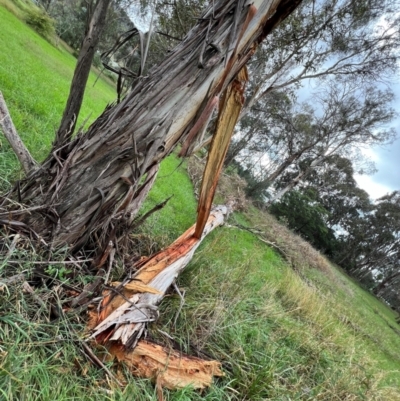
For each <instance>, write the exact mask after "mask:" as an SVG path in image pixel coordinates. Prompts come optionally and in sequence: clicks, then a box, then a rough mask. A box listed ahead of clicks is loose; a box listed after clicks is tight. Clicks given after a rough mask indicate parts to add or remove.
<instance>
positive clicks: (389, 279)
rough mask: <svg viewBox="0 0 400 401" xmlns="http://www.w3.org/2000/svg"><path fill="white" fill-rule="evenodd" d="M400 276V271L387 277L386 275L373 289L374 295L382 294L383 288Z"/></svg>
mask: <svg viewBox="0 0 400 401" xmlns="http://www.w3.org/2000/svg"><path fill="white" fill-rule="evenodd" d="M399 276H400V271H398V272H396V273H394V274H392V275H390V276H389V277H386V278H385V279H384V280H383V281H381V282H380V283H379V285H378V286H377V287H376V288H375V289H374V293H375V294H376V295H378V296H379V295H382V293H383V292H384V290H385V289H386V288H387V287H389V286H390V285H392V284H393V282H394V281H395V279H396V278H397V277H399Z"/></svg>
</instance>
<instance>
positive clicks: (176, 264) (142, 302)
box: [91, 206, 228, 347]
mask: <svg viewBox="0 0 400 401" xmlns="http://www.w3.org/2000/svg"><path fill="white" fill-rule="evenodd" d="M227 213H228V209H227V208H226V207H225V206H219V207H216V208H215V209H214V210H213V211H212V212H211V214H210V216H209V218H208V220H207V224H206V227H205V230H204V232H203V235H202V237H201V238H200V239H198V238H195V237H194V231H195V226H192V227H191V228H189V229H188V230H187V231H186V232H185V233H184V234H182V235H181V236H180V237H179V238H178V239H177V240H176V241H175V242H174V243H173V244H172V245H170V246H169V247H167V248H166V249H164V250H163V251H160V252H158V253H157V254H155V255H154V256H153V257H151V258H149V259H146V260H145V261H143V262H139V263H138V264H137V266H136V267H139V270H138V272H137V273H136V274H135V276H134V277H133V280H131V281H130V282H128V283H126V284H125V286H123V287H122V288H121V289H120V291H121V294H122V295H117V296H114V292H113V291H111V292H109V293H108V295H106V296H105V298H104V300H103V302H102V306H103V308H102V311H101V313H100V314H99V318H98V322H97V326H96V327H95V328H94V333H93V334H92V336H91V337H93V338H96V339H97V340H98V341H101V342H107V341H109V340H114V341H120V342H121V343H122V344H124V345H128V346H131V347H133V346H134V345H135V344H136V341H137V340H138V339H139V338H140V336H141V334H142V332H143V329H144V325H145V324H146V323H147V322H151V321H154V320H156V318H157V317H158V316H157V305H158V303H159V302H160V301H161V299H162V298H163V297H164V295H165V293H166V291H167V290H168V288H169V287H170V285H171V284H172V283H173V282H174V280H175V278H176V277H177V276H178V274H179V273H180V272H181V271H182V270H183V269H184V267H185V266H186V265H187V264H188V263H189V262H190V260H191V258H192V257H193V254H194V252H195V250H196V249H197V247H198V246H199V245H200V243H201V241H202V239H203V238H204V237H205V236H206V235H207V234H208V233H209V232H210V231H212V230H213V229H214V228H215V227H217V226H219V225H221V224H222V223H223V222H224V216H225V215H226V214H227ZM146 287H147V289H148V290H147V291H146Z"/></svg>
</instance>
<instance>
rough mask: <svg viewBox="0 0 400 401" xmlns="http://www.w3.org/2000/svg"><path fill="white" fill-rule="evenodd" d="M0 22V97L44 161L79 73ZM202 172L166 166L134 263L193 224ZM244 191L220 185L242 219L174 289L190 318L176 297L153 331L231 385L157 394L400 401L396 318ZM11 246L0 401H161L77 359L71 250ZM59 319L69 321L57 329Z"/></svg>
mask: <svg viewBox="0 0 400 401" xmlns="http://www.w3.org/2000/svg"><path fill="white" fill-rule="evenodd" d="M0 20H1V22H2V30H0V49H2V51H1V52H0V90H1V91H2V92H3V94H4V96H5V98H6V100H7V101H8V103H9V108H10V112H11V115H12V117H13V119H14V122H15V125H16V127H17V129H18V131H19V132H20V133H21V135H22V136H23V139H24V140H25V141H27V145H28V148H29V149H30V150H31V151H32V152H33V154H34V155H35V157H37V158H38V159H40V158H43V157H44V155H45V152H46V151H47V150H48V149H49V147H50V144H51V141H52V138H53V134H54V127H56V126H57V125H56V124H57V122H58V120H59V118H60V116H61V113H62V108H63V99H65V98H66V94H67V91H68V85H69V81H68V79H69V77H70V76H72V71H73V59H72V58H71V57H70V56H69V55H67V54H64V52H63V50H60V49H56V48H54V47H52V46H51V45H50V44H48V43H47V42H46V41H44V40H43V39H42V38H40V37H39V36H38V35H36V33H34V32H33V31H32V30H30V29H29V28H27V27H26V26H25V25H24V24H22V23H21V22H20V21H18V20H17V19H16V18H15V17H14V16H12V15H11V14H10V13H9V12H8V11H6V10H5V9H4V8H2V7H1V6H0ZM44 54H45V57H43V55H44ZM92 79H94V77H93V78H92ZM99 82H100V81H99ZM102 85H104V89H101V90H100V89H99V87H97V88H96V87H95V88H94V89H93V92H92V91H89V93H88V94H87V101H88V103H91V104H92V106H88V107H92V110H93V118H94V117H95V113H97V114H98V113H99V112H100V111H101V110H102V109H103V108H104V106H105V104H106V103H107V102H108V101H110V100H111V99H112V95H111V89H110V88H108V87H107V86H106V84H102ZM90 87H91V85H90V84H89V88H90ZM85 110H86V111H85ZM83 114H84V115H88V114H89V111H87V109H84V111H83ZM0 140H1V143H2V146H1V149H0V172H1V177H2V178H3V180H6V181H10V180H12V179H13V178H15V177H16V176H18V173H17V170H18V166H17V163H16V161H15V159H14V155H12V153H11V151H10V150H9V148H8V147H7V145H6V144H5V142H4V140H3V139H0ZM203 163H204V161H202V160H201V159H199V158H198V157H193V158H191V159H190V160H189V161H188V162H185V163H183V164H182V165H181V164H180V160H178V159H177V158H176V157H175V156H174V155H172V156H171V157H169V158H168V159H166V160H165V161H164V162H163V164H162V166H161V171H160V173H159V177H158V179H157V182H156V184H155V186H154V188H153V189H152V191H151V192H150V195H149V197H148V199H147V201H146V204H145V206H144V210H143V213H144V212H145V211H146V210H149V209H150V208H151V207H153V206H154V205H155V204H158V203H159V202H160V201H163V200H165V199H166V198H168V197H169V196H170V195H173V197H172V199H171V200H170V201H169V202H168V204H167V205H166V207H164V208H163V209H162V210H161V211H159V212H157V213H155V214H153V215H152V216H151V217H150V218H149V219H148V220H147V221H146V223H145V225H144V226H143V227H142V228H141V230H140V232H134V233H132V234H131V236H130V240H131V243H132V244H137V248H136V252H137V257H140V256H142V255H149V254H150V253H153V252H155V251H157V250H158V249H160V248H163V247H164V246H165V245H168V244H169V243H170V242H171V241H173V240H174V239H175V238H176V237H177V236H179V235H180V234H181V233H182V232H183V231H184V230H186V229H187V228H188V227H189V226H190V225H192V224H193V223H194V221H195V219H196V193H197V189H198V183H199V181H200V178H201V172H202V168H203ZM243 185H244V184H243V182H242V181H241V180H240V179H239V178H238V177H236V176H234V175H229V174H224V175H223V176H222V178H221V181H220V184H219V189H218V193H217V198H216V201H217V202H219V203H225V202H228V201H234V202H235V203H236V208H237V210H236V212H234V213H233V214H232V215H231V216H230V218H229V221H228V223H227V224H226V225H225V226H224V227H222V228H221V229H217V230H215V231H214V232H212V233H211V234H210V236H209V237H207V238H206V239H205V240H204V242H203V244H202V245H201V247H200V248H199V250H198V251H197V253H196V255H195V257H194V259H193V261H192V262H191V263H190V265H189V266H188V267H187V269H186V271H185V272H184V274H183V275H182V276H181V277H180V278H179V280H178V283H177V285H178V286H179V288H180V289H181V292H182V293H184V294H185V296H184V304H181V299H180V297H179V296H177V295H176V294H175V293H173V292H171V293H170V294H169V296H168V297H167V298H166V299H165V301H164V302H163V303H162V305H161V306H160V316H161V318H160V320H159V321H157V322H156V323H154V324H153V325H152V326H150V327H149V336H150V337H151V338H153V339H154V340H158V341H161V342H162V343H164V344H167V345H170V346H171V347H172V346H173V347H174V348H176V347H179V349H181V350H182V351H183V352H187V353H189V354H194V355H201V356H202V357H207V356H210V357H212V358H214V359H218V360H220V361H221V362H222V364H223V369H224V371H225V373H226V376H225V378H223V379H220V380H218V381H216V383H215V384H214V385H213V386H212V387H211V388H210V389H209V390H208V391H206V392H204V393H199V392H196V391H194V390H192V389H190V388H185V389H183V390H179V391H175V392H167V391H165V396H166V399H168V400H174V401H175V400H210V401H211V400H282V401H283V400H287V401H289V400H298V401H300V400H301V401H303V400H323V401H330V400H332V401H333V400H382V401H387V400H390V401H395V400H400V390H399V388H400V374H399V373H400V326H399V325H398V324H396V322H395V314H394V313H393V311H391V310H390V309H389V308H387V307H386V306H385V305H383V304H382V303H381V302H380V301H379V300H377V299H376V298H375V297H373V296H372V295H370V294H368V293H367V292H365V291H364V290H362V289H361V288H360V287H359V286H358V285H357V284H356V283H355V282H354V281H352V280H351V279H349V278H348V277H347V276H346V275H345V274H344V273H343V272H342V271H341V270H340V269H338V268H336V267H334V266H332V265H331V264H330V263H329V261H327V260H326V259H325V258H324V257H323V256H322V255H320V254H319V253H318V252H317V251H315V250H314V249H313V248H312V247H311V246H310V245H308V244H307V243H306V242H305V241H303V240H302V239H301V238H299V237H298V236H296V235H294V234H293V233H291V232H290V230H288V229H287V228H286V227H284V226H283V225H281V224H280V223H278V222H277V221H276V220H275V219H274V218H273V217H272V216H270V215H269V214H268V213H266V212H263V211H261V210H258V209H256V208H255V207H253V206H252V205H251V203H249V202H248V201H246V199H245V197H244V195H243V190H242V189H243ZM3 234H6V233H3ZM14 240H15V237H7V236H6V235H4V236H3V237H2V239H1V241H0V242H1V246H2V247H8V250H9V251H8V254H7V256H6V258H4V259H3V260H0V399H4V400H22V399H23V400H28V401H29V400H49V401H50V400H52V401H54V400H66V399H80V400H93V399H104V400H132V399H135V400H156V399H157V396H156V392H155V390H154V386H153V385H152V384H151V383H150V382H149V381H148V380H143V379H136V378H133V377H131V376H130V375H129V374H128V373H127V372H124V370H123V368H121V370H120V371H117V372H116V374H117V375H118V376H119V377H121V380H123V381H126V383H127V386H126V387H125V388H122V389H121V388H119V387H117V386H116V385H115V384H114V383H112V382H109V381H108V379H107V376H106V375H105V374H104V372H103V371H101V370H99V369H98V368H96V367H94V366H93V365H92V364H91V363H90V362H88V360H87V359H86V358H85V356H84V355H83V354H82V352H81V346H80V342H81V341H82V333H83V331H84V326H85V318H84V316H85V315H84V313H81V312H82V311H79V310H78V311H76V312H74V311H69V310H68V308H67V305H68V299H69V298H70V297H72V296H74V294H76V293H77V291H79V289H80V288H82V286H83V285H84V284H87V283H88V282H90V281H91V280H93V277H92V275H91V274H90V272H88V271H87V270H85V269H84V268H82V269H81V270H79V271H76V270H73V269H72V268H71V267H70V266H69V265H66V264H65V263H64V262H65V258H66V250H59V251H57V253H56V254H53V258H52V262H47V261H44V260H42V258H41V255H39V254H36V253H35V251H34V249H33V248H32V247H31V246H30V244H29V243H28V242H25V241H24V240H23V239H20V240H19V241H20V242H19V243H18V246H14V247H13V246H12V244H13V241H14ZM14 245H16V244H14ZM127 270H129V260H119V261H118V262H116V265H115V266H114V269H113V271H112V277H111V279H113V280H118V279H120V277H121V275H123V274H124V273H125V272H126V271H127ZM38 272H39V273H40V274H41V277H42V280H41V282H31V286H32V287H33V288H34V293H29V292H26V291H25V292H24V285H23V282H16V283H13V284H8V285H2V284H1V282H2V280H3V281H5V279H6V278H8V277H10V276H13V275H16V274H24V276H25V277H28V279H29V277H31V276H32V275H33V274H34V273H35V275H37V274H38ZM65 288H68V291H66V290H65ZM25 290H26V288H25ZM54 305H58V306H60V307H61V308H65V312H60V313H59V316H58V317H54V315H53V314H50V312H49V310H50V309H51V307H54ZM178 311H179V313H178Z"/></svg>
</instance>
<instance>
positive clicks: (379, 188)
mask: <svg viewBox="0 0 400 401" xmlns="http://www.w3.org/2000/svg"><path fill="white" fill-rule="evenodd" d="M354 178H355V179H356V181H357V184H358V185H359V186H360V188H362V189H364V190H365V191H367V192H368V194H369V196H370V197H371V198H372V199H374V200H375V199H378V198H380V197H381V196H383V195H386V194H387V193H388V192H391V191H392V190H391V189H390V188H389V187H388V186H386V185H383V184H380V183H378V182H375V181H374V179H373V178H372V177H371V176H369V175H359V174H355V175H354Z"/></svg>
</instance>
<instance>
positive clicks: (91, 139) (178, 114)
mask: <svg viewBox="0 0 400 401" xmlns="http://www.w3.org/2000/svg"><path fill="white" fill-rule="evenodd" d="M300 2H301V0H292V1H287V0H254V1H246V0H219V1H215V5H214V7H213V6H210V7H209V8H208V9H207V10H206V11H205V13H204V15H203V16H202V18H200V19H199V20H198V23H197V25H196V26H195V27H194V28H193V29H192V30H191V31H190V32H189V34H188V35H187V36H186V38H185V39H184V40H183V41H182V42H181V44H179V45H178V46H177V47H176V48H175V49H174V50H173V51H172V52H171V54H170V55H169V57H168V58H167V59H165V60H164V61H163V62H162V63H161V64H160V65H159V66H157V67H156V68H154V69H152V70H151V71H150V73H149V75H148V76H147V77H140V78H138V80H137V81H136V83H135V84H134V86H133V88H132V91H131V92H130V94H128V95H127V96H126V97H125V99H123V100H122V101H121V102H120V103H119V104H116V105H113V106H110V107H108V108H107V109H106V110H105V111H104V112H103V114H102V115H101V116H100V117H99V118H98V119H97V120H96V121H95V122H94V123H93V125H92V126H91V127H90V128H89V130H88V131H87V132H86V133H85V134H80V135H79V136H78V137H76V138H74V139H73V140H72V141H70V142H68V143H67V144H65V145H63V146H61V147H60V148H58V149H56V150H55V151H53V152H52V153H51V154H50V155H49V156H48V158H47V159H46V160H45V162H44V163H43V165H42V166H41V168H40V169H39V170H38V171H37V172H34V173H32V174H31V175H29V176H28V177H27V178H26V179H25V180H24V181H23V182H20V183H19V184H18V185H17V186H16V189H15V190H14V191H13V192H12V193H11V194H9V197H11V198H14V200H15V199H17V200H18V204H19V205H23V206H24V208H30V210H29V209H28V211H27V212H26V213H23V211H22V210H21V209H18V210H16V211H13V209H14V210H15V208H16V206H15V204H16V203H15V202H11V203H10V205H9V206H8V207H7V208H8V210H7V212H8V219H9V222H10V226H11V227H13V225H14V226H17V227H19V228H20V227H22V226H23V225H24V227H25V228H27V227H29V230H31V232H34V235H36V236H38V237H40V239H41V240H44V241H45V242H46V241H51V243H52V244H54V245H64V244H68V245H70V246H73V250H74V251H76V250H78V249H80V248H82V247H84V246H85V245H86V244H88V241H89V242H90V241H92V240H93V241H96V243H97V244H98V245H100V246H104V247H105V245H106V244H108V242H109V240H110V239H111V238H110V237H111V236H114V237H118V235H120V234H121V233H123V232H124V231H126V229H127V228H128V227H129V225H130V223H131V222H132V219H133V218H134V217H135V215H136V214H137V212H138V210H139V208H140V205H141V204H142V202H143V200H144V199H145V197H146V195H147V193H148V191H149V189H150V187H151V186H152V184H153V182H154V180H155V177H156V174H157V170H158V165H159V163H160V162H161V160H163V159H164V158H165V157H166V156H167V155H168V154H170V153H171V152H172V151H173V149H174V148H175V147H176V145H177V144H178V143H179V142H181V141H183V142H184V148H185V146H186V147H187V145H188V143H186V144H185V141H187V142H191V141H194V140H195V139H196V134H197V132H201V131H202V128H203V125H204V121H208V120H209V119H208V113H209V112H210V110H212V109H213V108H215V107H216V106H217V104H218V99H219V96H220V94H222V93H223V92H224V90H225V89H226V87H227V86H228V85H229V83H231V82H232V80H233V79H234V78H235V77H236V75H237V74H238V72H239V71H240V70H241V69H242V67H243V66H244V65H245V64H246V63H247V61H248V60H249V58H250V57H251V56H252V55H253V54H254V52H255V51H256V48H257V45H258V43H259V42H260V41H261V40H263V39H264V38H265V37H266V36H267V35H268V34H269V33H270V32H271V30H272V29H273V28H274V27H275V26H276V25H277V24H278V23H279V22H280V21H282V20H283V19H284V18H285V17H286V16H287V15H289V14H290V12H292V11H293V10H294V9H295V8H296V7H297V5H298V4H299V3H300ZM213 3H214V2H213ZM27 229H28V228H27Z"/></svg>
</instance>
